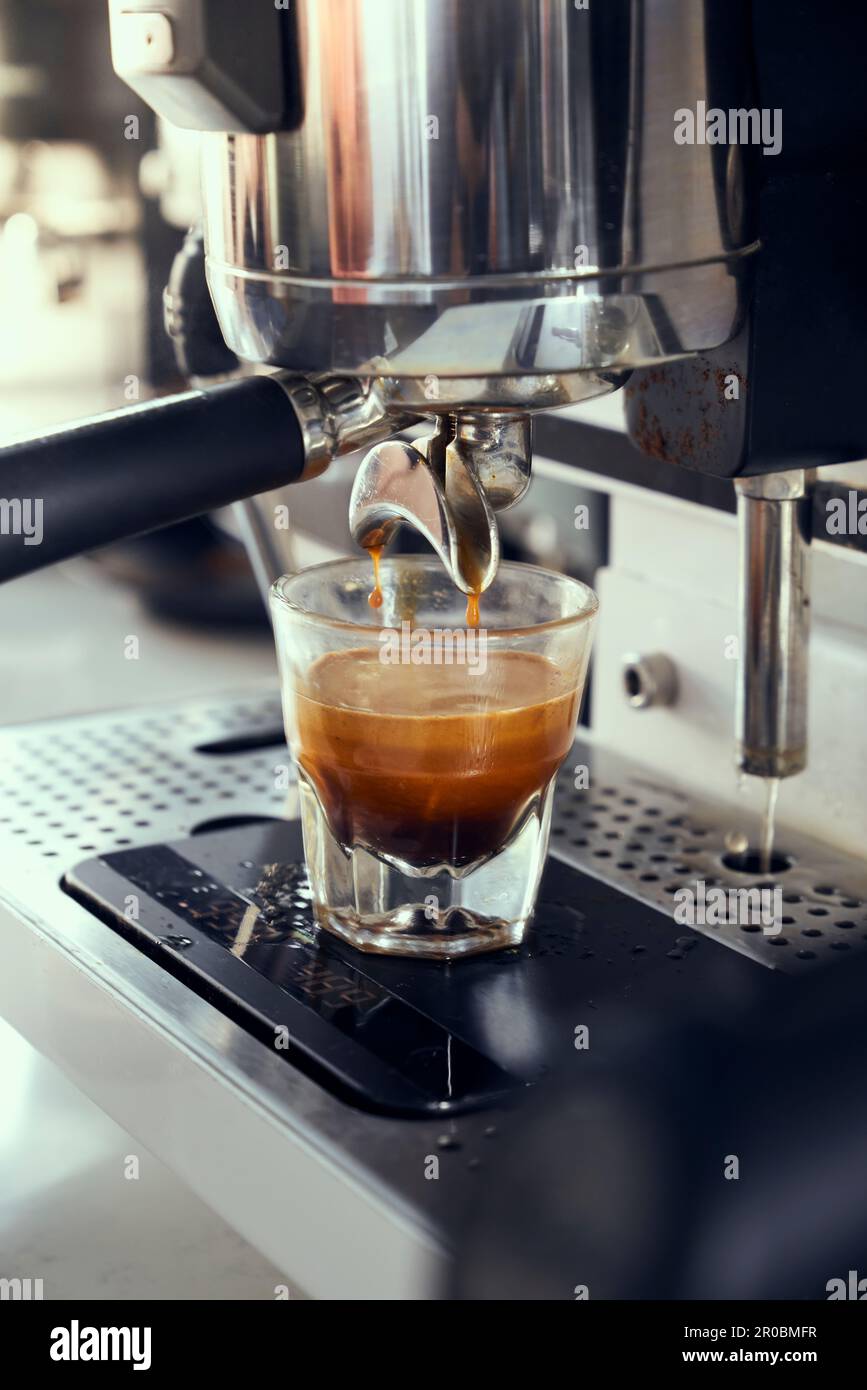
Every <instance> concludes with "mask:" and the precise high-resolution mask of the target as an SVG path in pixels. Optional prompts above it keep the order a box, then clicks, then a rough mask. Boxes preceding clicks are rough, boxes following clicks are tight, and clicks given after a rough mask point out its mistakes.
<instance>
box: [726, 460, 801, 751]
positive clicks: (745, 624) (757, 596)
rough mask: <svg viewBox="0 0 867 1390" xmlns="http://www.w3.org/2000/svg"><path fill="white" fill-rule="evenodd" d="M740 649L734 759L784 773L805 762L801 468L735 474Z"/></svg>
mask: <svg viewBox="0 0 867 1390" xmlns="http://www.w3.org/2000/svg"><path fill="white" fill-rule="evenodd" d="M736 487H737V491H738V524H739V527H740V536H741V547H740V557H741V558H740V563H741V572H740V609H741V653H740V663H739V670H738V689H737V714H736V718H737V741H738V751H737V759H738V767H739V768H740V769H741V770H742V771H743V772H749V773H754V774H755V775H756V776H759V777H790V776H792V774H793V773H796V772H801V771H803V769H804V768H805V767H806V764H807V654H808V642H809V635H810V596H809V561H810V549H809V539H810V537H809V529H808V526H807V523H806V516H807V512H806V510H805V509H806V505H807V504H806V501H805V496H806V475H805V473H804V471H803V469H793V470H792V471H791V472H788V473H769V474H766V475H765V476H764V477H759V478H744V479H738V480H737V482H736Z"/></svg>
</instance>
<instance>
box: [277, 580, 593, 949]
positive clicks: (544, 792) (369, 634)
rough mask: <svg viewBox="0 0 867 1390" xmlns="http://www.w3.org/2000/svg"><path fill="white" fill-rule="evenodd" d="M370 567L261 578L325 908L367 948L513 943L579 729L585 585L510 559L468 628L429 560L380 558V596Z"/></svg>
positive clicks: (458, 599) (322, 915)
mask: <svg viewBox="0 0 867 1390" xmlns="http://www.w3.org/2000/svg"><path fill="white" fill-rule="evenodd" d="M369 563H370V562H369V560H368V559H367V557H360V558H359V560H358V561H357V562H356V561H340V562H335V563H334V564H329V565H322V566H316V567H314V568H313V569H310V570H305V571H302V572H301V573H299V574H297V575H295V576H292V577H288V578H286V579H284V580H281V581H278V584H277V585H275V588H274V591H273V600H272V606H273V613H274V624H275V633H276V636H277V649H278V655H279V659H280V667H281V680H282V689H283V699H284V711H285V719H286V728H287V734H288V738H289V742H290V746H291V749H292V754H293V757H294V760H295V763H296V767H297V771H298V784H299V796H300V807H301V818H302V827H303V831H304V845H305V856H306V860H307V868H308V873H309V876H310V882H311V888H312V892H313V901H314V907H315V911H316V915H317V919H318V921H319V922H320V923H321V925H322V926H323V927H324V928H326V929H327V930H329V931H332V932H335V933H336V934H337V935H339V936H341V937H343V938H344V939H345V940H347V941H349V942H351V943H352V945H354V946H357V947H359V948H360V949H362V950H372V951H381V952H389V953H393V954H404V955H417V956H418V955H420V956H430V957H434V958H448V957H452V956H459V955H468V954H472V953H475V952H478V951H483V950H491V949H493V948H496V947H501V946H507V945H515V944H516V943H518V942H519V941H521V940H522V939H523V935H524V932H525V930H526V927H527V923H528V921H529V919H530V917H531V914H532V910H533V905H534V902H535V898H536V892H537V889H538V883H539V878H540V875H541V871H542V867H543V864H544V859H545V853H546V849H547V840H548V829H549V823H550V812H551V799H552V794H553V785H554V779H555V776H556V773H557V769H558V768H559V767H560V765H561V763H562V762H563V760H564V758H565V757H566V756H567V754H568V752H569V748H570V746H571V743H572V739H573V736H574V730H575V723H576V719H577V715H578V709H579V705H580V700H581V694H582V690H583V685H584V678H585V674H586V668H587V659H588V655H589V648H590V633H591V629H592V622H593V617H594V615H595V610H596V600H595V596H594V595H593V593H592V591H591V590H589V589H588V588H587V587H586V586H585V585H583V584H580V583H578V581H576V580H572V579H568V578H566V577H565V576H562V575H556V574H550V573H548V572H547V571H544V570H540V569H536V568H535V567H533V566H524V565H512V564H504V565H502V566H501V567H500V571H499V573H498V575H497V577H496V579H495V580H494V583H493V584H492V585H491V587H490V588H489V589H488V590H486V592H485V594H484V601H483V608H482V622H483V626H482V627H481V628H479V629H476V630H470V629H467V628H466V626H465V615H466V610H465V596H464V595H463V594H461V593H460V592H458V591H456V590H455V589H454V587H453V585H452V584H451V583H450V581H449V579H448V577H447V576H446V575H445V573H444V572H443V570H442V567H441V566H440V563H439V561H438V560H437V559H436V558H435V557H430V558H429V557H424V556H400V557H396V558H395V559H389V558H385V559H383V560H382V562H381V565H380V585H381V592H382V604H381V605H380V606H379V607H378V608H376V609H372V608H371V607H370V606H369V604H368V601H367V600H368V595H369V593H370V571H369ZM438 634H441V635H444V636H446V637H448V636H451V638H453V639H456V640H453V641H451V642H450V643H440V644H439V645H438V644H437V636H438ZM420 637H424V638H425V642H421V643H420V642H419V640H418V639H419V638H420ZM427 637H430V639H431V640H430V641H427V640H426V639H427ZM462 637H464V638H466V641H461V640H457V639H461V638H462Z"/></svg>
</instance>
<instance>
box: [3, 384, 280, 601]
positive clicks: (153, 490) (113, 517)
mask: <svg viewBox="0 0 867 1390" xmlns="http://www.w3.org/2000/svg"><path fill="white" fill-rule="evenodd" d="M304 464H305V452H304V438H303V434H302V430H301V426H300V424H299V421H298V417H297V415H296V413H295V410H294V408H293V406H292V403H291V401H290V399H289V396H288V394H287V392H286V391H285V390H284V388H283V386H282V385H281V382H280V380H279V378H276V377H269V376H253V377H245V378H242V379H240V380H237V381H230V382H226V383H224V384H221V385H218V386H212V387H208V388H207V389H206V390H194V391H186V392H184V393H183V394H181V395H177V396H168V397H165V398H163V399H161V400H156V401H149V402H147V403H145V404H142V405H134V406H130V407H129V408H128V409H125V410H118V411H114V412H112V413H111V414H109V415H101V416H97V417H95V418H92V419H88V420H82V421H79V422H77V423H75V424H72V425H64V426H62V427H61V428H59V429H54V430H51V431H50V432H49V433H47V434H44V435H41V436H39V437H38V438H36V439H27V440H23V441H21V442H20V443H13V444H9V445H7V446H6V447H5V448H2V449H0V582H2V581H4V580H6V579H14V578H17V577H18V576H19V575H22V574H27V573H29V572H30V571H31V570H37V569H41V568H42V567H43V566H45V565H52V564H55V563H56V562H57V561H58V560H65V559H68V558H69V557H70V556H72V555H80V554H82V553H83V552H85V551H89V550H96V549H97V548H98V547H99V546H103V545H107V544H108V543H109V542H111V541H119V540H124V539H126V538H128V537H130V536H138V535H142V534H143V533H144V532H146V531H155V530H157V529H159V528H160V527H162V526H169V525H172V524H173V523H174V522H178V521H185V520H188V519H189V518H190V517H194V516H200V515H201V514H202V513H203V512H209V511H213V510H215V509H216V508H219V507H225V506H227V505H228V504H229V503H230V502H237V501H240V500H241V499H242V498H245V497H252V496H254V495H255V494H256V493H259V492H267V491H269V490H270V489H271V488H277V487H283V486H285V485H286V484H288V483H293V482H297V481H298V479H299V478H300V477H301V475H302V473H303V471H304Z"/></svg>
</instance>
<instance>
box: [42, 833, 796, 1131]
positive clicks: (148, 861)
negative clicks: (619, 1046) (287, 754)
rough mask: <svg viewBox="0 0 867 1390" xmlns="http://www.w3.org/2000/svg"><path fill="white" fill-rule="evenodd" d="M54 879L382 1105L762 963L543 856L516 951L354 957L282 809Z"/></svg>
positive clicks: (492, 1071) (435, 1100) (542, 1059)
mask: <svg viewBox="0 0 867 1390" xmlns="http://www.w3.org/2000/svg"><path fill="white" fill-rule="evenodd" d="M63 887H64V889H65V891H66V892H67V893H69V894H70V895H71V896H72V897H74V898H75V899H76V900H77V901H79V902H80V903H82V904H83V905H84V906H85V907H87V908H88V909H89V910H90V911H91V912H93V913H94V914H95V915H96V916H97V917H98V918H99V919H100V920H101V921H103V922H105V923H106V924H107V925H108V926H110V927H112V928H114V929H115V930H117V931H118V932H120V933H122V935H124V936H125V937H127V938H128V939H129V940H131V941H132V942H134V943H135V944H136V945H137V946H138V947H140V949H142V950H143V951H145V952H146V953H147V954H148V955H150V956H151V957H153V958H154V959H156V960H158V961H159V962H160V963H161V964H162V965H163V966H164V967H165V968H166V969H168V970H169V971H170V972H171V973H172V974H173V975H175V976H177V977H178V978H180V979H182V980H183V981H184V982H185V983H186V984H188V985H189V986H190V987H191V988H192V989H194V990H195V991H196V992H197V993H199V994H200V995H202V996H203V997H205V998H206V999H208V1000H209V1001H210V1002H212V1003H214V1004H215V1005H216V1006H217V1007H218V1008H220V1009H221V1010H222V1011H223V1012H224V1013H226V1014H227V1015H229V1016H230V1017H232V1018H234V1019H235V1020H236V1021H237V1022H238V1023H240V1024H241V1025H242V1026H243V1027H245V1028H246V1029H247V1030H248V1031H249V1032H251V1033H253V1034H255V1035H256V1036H257V1037H259V1038H261V1039H262V1041H263V1043H265V1044H267V1045H269V1046H271V1047H273V1048H275V1049H276V1050H277V1052H278V1055H280V1056H282V1057H284V1058H285V1059H286V1060H287V1061H288V1062H289V1063H291V1064H293V1065H296V1066H300V1067H301V1068H302V1069H304V1070H306V1071H309V1072H310V1073H311V1074H313V1075H315V1076H316V1077H317V1079H318V1080H320V1081H321V1082H322V1084H323V1085H326V1086H327V1087H328V1088H329V1089H331V1090H333V1091H335V1092H337V1093H338V1094H339V1095H341V1096H343V1098H345V1099H347V1100H349V1101H351V1102H353V1103H355V1104H357V1105H361V1106H362V1107H364V1108H365V1109H371V1110H376V1111H380V1112H385V1113H391V1114H403V1115H431V1114H448V1113H451V1112H456V1111H462V1110H468V1109H477V1108H479V1107H481V1106H484V1105H489V1104H492V1103H494V1102H495V1101H498V1100H502V1099H504V1098H505V1097H506V1096H508V1095H509V1094H510V1093H511V1094H514V1093H515V1092H519V1091H521V1090H522V1089H523V1088H524V1087H525V1086H527V1085H528V1084H532V1082H533V1081H535V1080H537V1079H538V1078H539V1077H540V1076H541V1075H542V1074H543V1073H544V1072H545V1071H546V1070H547V1068H548V1066H549V1065H550V1063H551V1062H552V1061H556V1060H557V1058H558V1057H562V1055H563V1052H562V1049H563V1048H564V1047H569V1046H573V1045H574V1040H573V1039H572V1037H571V1033H572V1031H573V1021H574V1026H578V1025H580V1024H582V1023H586V1022H587V1021H588V1020H589V1019H590V1018H592V1017H593V1015H594V1011H598V1010H599V1009H602V1008H611V1007H623V1006H624V1005H627V1004H629V1003H630V1002H632V1001H635V1000H636V999H640V998H642V997H643V999H644V1002H645V1003H647V1002H648V1001H649V999H650V998H652V1000H653V1003H654V1005H655V1006H656V1005H658V1007H660V1008H665V1009H668V1010H671V1009H677V1008H678V1007H682V1006H684V1004H685V1001H686V1000H687V999H688V998H694V996H695V991H696V989H700V990H703V991H705V994H707V993H708V991H710V994H711V996H712V995H713V994H714V992H715V987H716V986H717V985H720V984H721V985H722V994H723V996H728V997H729V998H730V997H731V991H732V989H734V990H735V991H738V992H739V991H740V985H741V982H742V977H746V978H748V979H749V981H750V982H752V983H754V982H755V977H757V976H764V975H766V974H768V973H769V972H766V971H764V970H763V969H762V968H761V967H759V966H757V965H755V964H752V963H751V962H748V961H746V960H745V959H744V958H742V957H740V956H739V955H737V954H736V953H735V952H733V951H730V950H726V949H724V948H723V947H721V946H718V945H717V944H716V943H715V942H713V941H708V940H705V939H703V938H701V937H699V936H696V935H695V934H689V935H688V936H687V937H684V936H682V935H680V936H679V935H678V928H676V927H675V926H674V924H673V922H672V921H671V920H670V919H668V918H666V917H665V916H663V915H662V914H661V913H659V912H657V911H655V910H654V909H653V908H651V907H648V906H647V905H645V904H642V903H640V902H638V901H636V900H634V899H632V898H628V897H626V896H624V895H623V894H621V893H619V892H617V891H616V890H615V889H612V888H611V887H608V886H606V885H605V884H603V883H600V882H598V881H597V880H595V879H591V878H589V877H587V876H586V875H584V874H581V873H579V872H578V871H577V870H575V869H573V868H571V867H570V866H568V865H566V864H563V863H561V862H560V861H558V860H556V859H551V860H549V863H548V867H547V869H546V872H545V877H544V880H543V884H542V891H541V894H540V901H539V906H538V909H537V914H536V921H535V923H534V925H533V927H532V928H531V930H530V932H529V934H528V938H527V941H526V943H525V945H524V946H523V947H521V948H520V949H514V950H508V951H501V952H498V953H497V952H495V953H492V954H490V955H482V956H474V957H471V958H469V959H467V960H462V961H456V962H453V963H451V964H446V963H443V964H440V963H438V962H433V961H414V960H408V959H397V958H389V957H384V956H377V955H368V954H364V953H362V952H359V951H356V950H353V948H352V947H350V946H348V945H345V944H344V943H343V942H341V941H339V940H338V939H337V938H336V937H333V936H332V935H331V934H330V933H328V932H324V931H322V930H321V929H319V928H318V927H317V926H316V924H315V923H314V920H313V917H312V913H311V910H310V888H309V885H308V882H307V877H306V873H305V870H304V865H303V848H302V842H301V828H300V825H299V824H298V822H295V821H279V820H274V821H268V822H264V823H259V824H255V825H246V826H243V827H241V828H237V829H231V830H218V831H213V832H210V833H205V834H202V835H199V836H197V837H196V838H194V839H190V840H183V841H179V842H177V843H175V844H158V845H150V846H147V847H145V848H142V849H130V850H123V851H118V852H117V853H112V854H107V855H105V856H104V857H103V858H97V859H88V860H86V861H85V862H84V863H82V864H80V865H78V867H77V868H75V869H74V870H72V871H71V872H70V873H69V874H67V876H66V878H65V880H64V884H63ZM684 986H688V987H687V988H684ZM716 992H718V991H716ZM748 992H749V991H748ZM588 1011H589V1012H588Z"/></svg>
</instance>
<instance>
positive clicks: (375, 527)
mask: <svg viewBox="0 0 867 1390" xmlns="http://www.w3.org/2000/svg"><path fill="white" fill-rule="evenodd" d="M531 457H532V453H531V442H530V417H529V416H528V415H515V414H511V413H509V414H507V413H484V412H479V413H473V412H463V411H461V412H459V413H456V414H448V415H441V416H439V417H438V419H437V426H436V429H435V431H434V433H433V434H431V435H429V436H427V437H426V438H424V439H418V440H415V441H414V442H412V443H409V442H407V441H404V440H390V441H388V442H386V443H384V444H378V445H376V446H375V447H374V448H373V449H371V451H370V453H369V454H367V456H366V457H365V459H364V461H363V463H362V464H361V467H360V468H359V470H358V474H357V476H356V479H355V486H354V487H353V489H352V496H351V498H350V503H349V529H350V531H351V533H352V537H353V539H354V540H355V541H356V542H357V544H358V545H360V546H363V547H364V549H366V550H376V549H380V548H382V547H384V546H387V545H388V543H389V541H390V540H391V539H392V537H393V536H394V533H395V531H396V530H397V528H398V526H399V525H400V524H401V522H405V523H407V524H408V525H410V526H412V527H413V528H414V529H415V530H416V531H418V532H419V533H420V535H422V536H424V537H425V539H426V540H427V541H428V542H429V543H430V545H432V546H433V548H434V550H435V551H436V553H437V555H438V556H439V557H440V559H441V560H442V563H443V565H444V566H445V569H446V571H447V572H448V574H449V575H450V577H451V579H452V580H453V582H454V583H455V584H456V585H457V587H458V588H459V589H462V590H463V592H464V593H466V594H474V593H475V594H479V593H483V592H484V591H485V589H487V588H488V586H489V585H490V583H491V582H492V580H493V579H494V576H495V575H496V573H497V567H498V565H499V562H500V536H499V531H498V529H497V521H496V513H497V512H498V511H502V510H504V509H505V508H506V507H510V506H512V505H513V504H514V503H515V502H517V501H518V499H519V498H520V497H522V496H523V495H524V493H525V492H526V490H527V487H528V486H529V483H530V465H531Z"/></svg>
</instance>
